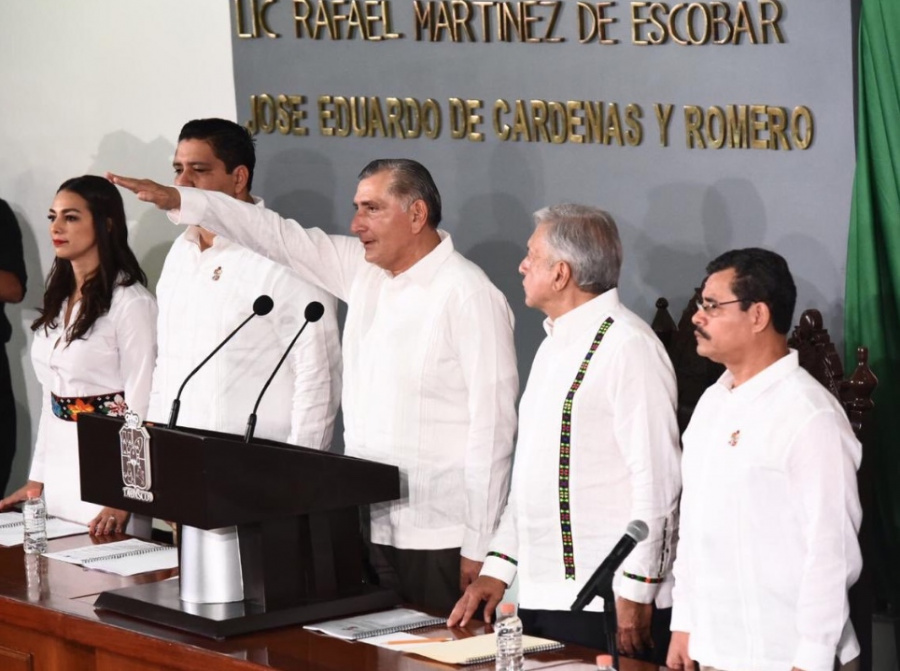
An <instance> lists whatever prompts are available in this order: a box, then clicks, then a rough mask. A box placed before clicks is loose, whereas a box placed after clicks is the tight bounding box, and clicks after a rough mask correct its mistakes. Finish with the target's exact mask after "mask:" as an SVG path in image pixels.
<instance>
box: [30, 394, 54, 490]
mask: <svg viewBox="0 0 900 671" xmlns="http://www.w3.org/2000/svg"><path fill="white" fill-rule="evenodd" d="M53 417H54V415H53V410H52V409H51V407H50V391H49V390H48V389H46V388H44V389H42V390H41V417H40V420H39V421H38V430H37V438H36V440H35V441H34V454H33V455H32V457H31V469H30V471H29V473H28V479H29V480H34V481H35V482H43V481H44V463H45V461H46V459H47V440H48V438H47V435H48V431H49V429H48V428H47V424H48V423H49V422H52V421H53Z"/></svg>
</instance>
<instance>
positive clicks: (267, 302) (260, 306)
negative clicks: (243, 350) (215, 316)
mask: <svg viewBox="0 0 900 671" xmlns="http://www.w3.org/2000/svg"><path fill="white" fill-rule="evenodd" d="M274 306H275V302H274V301H273V300H272V299H271V298H270V297H269V296H266V295H265V294H262V295H261V296H258V297H257V299H256V300H255V301H253V314H251V315H250V316H249V317H247V318H246V319H245V320H244V321H242V322H241V323H240V325H239V326H238V327H237V328H236V329H235V330H234V331H232V332H231V333H229V334H228V337H227V338H225V340H223V341H222V342H220V343H219V346H218V347H216V348H215V349H214V350H213V351H212V352H210V353H209V356H208V357H206V358H205V359H204V360H203V361H201V362H200V364H199V365H198V366H197V367H196V368H195V369H194V370H192V371H191V372H190V373H189V374H188V376H187V377H186V378H184V382H182V383H181V386H180V387H179V388H178V395H177V396H175V400H174V401H172V410H171V411H170V412H169V423H168V424H167V425H166V426H167V428H169V429H174V428H175V423H176V422H177V421H178V413H179V411H180V410H181V392H182V391H184V385H186V384H187V383H188V380H190V379H191V378H192V377H194V374H195V373H196V372H197V371H198V370H200V369H201V368H203V366H205V365H206V362H207V361H209V360H210V359H212V358H213V355H215V353H216V352H218V351H219V350H220V349H222V347H224V346H225V343H227V342H228V341H229V340H231V339H232V338H233V337H234V334H235V333H237V332H238V331H240V330H241V329H242V328H244V326H246V325H247V322H249V321H250V320H251V319H253V318H254V317H255V316H256V315H260V316H261V317H262V316H265V315H267V314H269V313H270V312H271V311H272V308H273V307H274Z"/></svg>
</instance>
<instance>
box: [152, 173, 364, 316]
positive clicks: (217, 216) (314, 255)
mask: <svg viewBox="0 0 900 671" xmlns="http://www.w3.org/2000/svg"><path fill="white" fill-rule="evenodd" d="M177 188H178V192H179V193H180V194H181V209H179V210H172V211H170V212H169V218H170V219H171V220H172V221H173V222H175V223H176V224H194V225H197V226H203V227H204V228H207V229H209V230H211V231H213V232H214V233H217V234H219V235H221V236H222V237H225V238H227V239H229V240H232V241H233V242H236V243H238V244H239V245H241V246H242V247H245V248H247V249H251V250H253V251H254V252H256V253H257V254H260V255H261V256H264V257H266V258H268V259H271V260H272V261H274V262H275V263H279V264H281V265H283V266H287V267H288V268H291V269H292V270H293V271H294V272H296V273H297V275H299V276H300V278H301V279H303V280H306V281H307V282H309V283H311V284H314V285H316V286H318V287H321V288H322V289H324V290H325V291H327V292H328V293H330V294H332V295H333V296H337V297H338V298H340V299H342V300H344V301H346V300H347V296H348V294H349V293H350V286H351V284H352V283H353V278H354V276H355V275H356V273H357V272H359V271H360V270H361V269H363V268H365V266H366V260H365V250H364V249H363V247H362V245H361V244H360V243H359V241H358V240H356V239H354V238H351V237H348V236H344V235H328V234H326V233H325V232H324V231H322V230H321V229H318V228H303V227H302V226H301V225H300V224H299V223H297V222H296V221H294V220H293V219H284V218H283V217H282V216H281V215H279V214H278V213H277V212H273V211H272V210H269V209H267V208H265V207H260V206H258V205H256V204H253V203H246V202H244V201H241V200H237V199H235V198H232V197H230V196H227V195H225V194H224V193H219V192H217V191H204V190H202V189H192V188H188V187H177Z"/></svg>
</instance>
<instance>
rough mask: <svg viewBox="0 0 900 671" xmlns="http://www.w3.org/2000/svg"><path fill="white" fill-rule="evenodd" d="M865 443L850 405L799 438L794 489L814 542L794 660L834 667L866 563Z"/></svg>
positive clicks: (811, 669) (807, 542)
mask: <svg viewBox="0 0 900 671" xmlns="http://www.w3.org/2000/svg"><path fill="white" fill-rule="evenodd" d="M860 453H861V448H860V445H859V442H858V441H857V440H856V438H855V437H854V435H853V432H852V429H851V428H850V424H849V422H848V421H847V419H846V417H845V416H844V415H843V413H840V412H839V411H837V410H831V411H826V412H821V413H819V414H817V415H816V416H815V417H813V419H812V420H811V421H810V422H809V424H808V425H807V426H806V427H804V429H803V430H802V431H801V432H800V435H799V437H798V438H797V439H796V440H795V441H794V442H793V444H792V446H791V451H790V456H789V461H788V478H789V480H790V491H791V492H793V493H794V494H795V496H794V502H795V509H796V514H797V516H798V519H799V520H800V521H801V530H800V533H801V534H802V540H803V545H804V546H805V547H806V548H807V552H806V557H805V559H804V563H803V570H802V572H801V575H802V578H801V583H800V592H799V596H798V601H797V634H798V635H799V636H798V637H799V640H798V643H797V650H796V652H795V655H794V660H793V661H794V663H793V665H794V666H795V667H796V668H800V669H805V670H806V671H815V670H816V669H832V668H833V665H834V658H835V654H836V651H837V648H838V644H839V642H840V640H841V633H842V631H843V629H844V625H845V623H846V621H847V618H848V617H849V613H850V607H849V603H848V601H847V590H848V589H849V588H850V586H851V585H852V584H853V583H854V582H856V579H857V578H858V577H859V573H860V570H861V569H862V556H861V554H860V549H859V542H858V540H857V534H858V533H859V525H860V521H861V519H862V510H861V507H860V502H859V493H858V491H857V484H856V469H857V467H858V465H859V462H860Z"/></svg>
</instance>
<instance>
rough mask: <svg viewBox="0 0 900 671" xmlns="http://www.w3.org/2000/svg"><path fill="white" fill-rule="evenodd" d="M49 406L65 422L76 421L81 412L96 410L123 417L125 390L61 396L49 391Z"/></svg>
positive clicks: (126, 406) (125, 405)
mask: <svg viewBox="0 0 900 671" xmlns="http://www.w3.org/2000/svg"><path fill="white" fill-rule="evenodd" d="M50 406H51V408H52V409H53V414H54V415H56V416H57V417H59V418H60V419H62V420H65V421H67V422H77V421H78V415H80V414H81V413H82V412H98V413H100V414H101V415H110V416H112V417H124V416H125V412H126V411H127V410H128V405H127V404H126V403H125V392H124V391H117V392H115V393H113V394H104V395H102V396H81V397H71V398H63V397H61V396H57V395H56V394H54V393H52V392H51V393H50Z"/></svg>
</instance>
